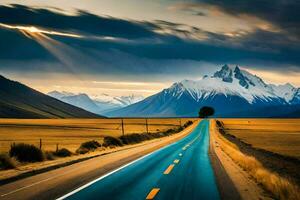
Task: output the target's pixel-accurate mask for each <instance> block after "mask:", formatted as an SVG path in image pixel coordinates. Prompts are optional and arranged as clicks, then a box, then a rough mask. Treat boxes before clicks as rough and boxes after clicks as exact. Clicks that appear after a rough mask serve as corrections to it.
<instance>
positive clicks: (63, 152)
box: [53, 148, 73, 157]
mask: <svg viewBox="0 0 300 200" xmlns="http://www.w3.org/2000/svg"><path fill="white" fill-rule="evenodd" d="M53 154H54V155H55V156H57V157H69V156H71V155H72V154H73V153H72V152H71V151H69V150H68V149H66V148H62V149H58V150H57V151H56V152H54V153H53Z"/></svg>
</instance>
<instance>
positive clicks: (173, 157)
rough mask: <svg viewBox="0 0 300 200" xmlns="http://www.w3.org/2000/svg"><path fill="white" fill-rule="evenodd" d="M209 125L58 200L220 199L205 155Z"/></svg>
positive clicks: (202, 125)
mask: <svg viewBox="0 0 300 200" xmlns="http://www.w3.org/2000/svg"><path fill="white" fill-rule="evenodd" d="M208 149H209V121H207V120H203V121H201V122H200V123H199V125H198V126H197V127H196V128H195V129H194V130H193V131H192V132H191V133H190V134H189V135H188V136H186V137H184V138H183V139H181V140H179V141H177V142H175V143H173V144H171V145H169V146H166V147H164V148H162V149H160V150H158V151H155V152H153V153H151V154H148V155H146V156H144V157H142V158H140V159H138V160H136V161H134V162H132V163H129V164H127V165H126V166H123V167H122V168H119V169H117V170H115V171H113V172H111V173H109V174H107V175H105V176H102V177H100V178H98V179H96V180H94V181H92V182H90V183H88V184H86V185H84V186H82V187H80V188H78V189H77V190H75V191H73V192H71V193H68V194H66V195H65V196H63V197H61V198H59V199H70V200H77V199H109V200H114V199H118V200H120V199H122V200H123V199H130V200H135V199H164V200H169V199H172V200H175V199H188V200H193V199H197V200H198V199H209V200H213V199H220V196H219V192H218V189H217V185H216V182H215V177H214V173H213V169H212V166H211V163H210V158H209V155H208Z"/></svg>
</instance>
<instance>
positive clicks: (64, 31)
mask: <svg viewBox="0 0 300 200" xmlns="http://www.w3.org/2000/svg"><path fill="white" fill-rule="evenodd" d="M299 10H300V2H299V1H297V0H294V1H292V0H273V1H269V0H243V1H234V0H223V1H215V0H145V1H141V0H122V1H119V0H74V1H70V0H51V1H46V0H44V1H40V0H26V1H17V0H16V1H8V0H0V41H1V42H0V51H1V54H0V74H2V75H4V76H6V77H8V78H11V79H15V80H17V81H20V82H23V83H25V84H27V85H29V86H31V87H33V88H35V89H37V90H40V91H42V92H44V93H47V92H49V91H52V90H58V91H68V92H74V93H87V94H89V95H91V96H97V95H101V94H102V93H105V94H109V95H114V96H120V95H129V94H137V95H143V96H149V95H152V94H154V93H156V92H159V91H160V90H162V89H163V88H166V87H169V86H170V85H171V84H172V83H173V82H177V81H180V80H183V79H194V80H197V79H200V78H201V77H202V76H203V75H206V74H211V73H213V72H214V71H216V70H217V69H218V68H220V67H221V66H222V65H224V64H229V65H234V66H235V65H239V66H241V67H243V68H245V69H247V70H249V71H250V72H252V73H254V74H256V75H258V76H260V77H261V78H263V79H264V80H265V81H266V82H268V83H275V84H283V83H286V82H290V83H292V84H293V85H294V86H297V87H300V79H299V77H300V56H299V53H300V42H299V41H300V14H298V11H299Z"/></svg>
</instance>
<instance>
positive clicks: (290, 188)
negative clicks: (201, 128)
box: [213, 122, 300, 200]
mask: <svg viewBox="0 0 300 200" xmlns="http://www.w3.org/2000/svg"><path fill="white" fill-rule="evenodd" d="M220 125H221V127H220ZM213 128H214V129H215V131H216V133H217V134H216V136H217V138H218V143H219V145H220V148H221V149H222V150H223V151H224V152H225V153H226V154H227V155H228V156H229V157H230V158H231V159H232V160H233V161H234V162H235V163H237V164H238V165H239V166H240V167H241V168H243V169H244V170H245V171H246V172H248V174H249V175H251V176H252V177H253V178H254V180H256V182H257V183H259V184H261V185H262V186H263V188H264V189H266V190H267V191H269V192H270V193H271V194H272V195H273V196H274V197H275V198H276V199H290V200H297V199H300V189H299V187H298V186H297V185H296V184H295V183H293V182H292V181H291V180H288V179H286V178H283V177H281V176H279V175H278V174H277V173H274V172H271V171H269V170H267V169H266V168H264V167H263V165H262V164H261V163H260V162H259V161H258V160H257V159H256V158H255V157H252V156H247V155H245V154H243V153H242V152H240V150H239V148H238V147H237V146H236V145H235V144H234V143H232V142H230V141H229V140H227V139H226V138H225V137H224V136H223V135H222V133H221V132H222V130H223V127H222V124H221V123H220V122H217V123H216V125H213ZM220 131H221V132H220Z"/></svg>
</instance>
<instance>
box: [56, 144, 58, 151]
mask: <svg viewBox="0 0 300 200" xmlns="http://www.w3.org/2000/svg"><path fill="white" fill-rule="evenodd" d="M56 152H58V143H57V144H56Z"/></svg>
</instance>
